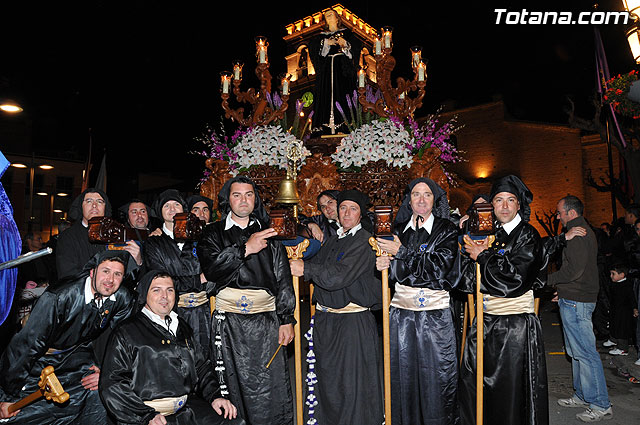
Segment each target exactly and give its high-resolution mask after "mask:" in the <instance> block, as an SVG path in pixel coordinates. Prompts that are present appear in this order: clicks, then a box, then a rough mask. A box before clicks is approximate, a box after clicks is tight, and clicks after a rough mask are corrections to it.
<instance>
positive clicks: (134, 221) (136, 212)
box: [118, 199, 152, 230]
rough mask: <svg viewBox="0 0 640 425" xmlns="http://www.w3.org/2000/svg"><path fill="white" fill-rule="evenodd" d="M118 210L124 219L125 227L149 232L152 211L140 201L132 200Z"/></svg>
mask: <svg viewBox="0 0 640 425" xmlns="http://www.w3.org/2000/svg"><path fill="white" fill-rule="evenodd" d="M118 210H119V211H120V214H122V216H123V217H124V219H125V225H127V226H129V227H131V228H132V229H140V230H151V229H150V217H151V212H152V211H151V209H150V208H149V207H148V206H147V204H145V203H144V202H143V201H141V200H140V199H132V200H131V201H129V202H128V203H126V204H124V205H123V206H121V207H120V208H119V209H118Z"/></svg>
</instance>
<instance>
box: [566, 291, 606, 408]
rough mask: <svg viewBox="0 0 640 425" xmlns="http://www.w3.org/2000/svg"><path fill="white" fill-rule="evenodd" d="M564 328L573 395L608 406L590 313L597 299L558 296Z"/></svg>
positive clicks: (601, 406) (588, 401)
mask: <svg viewBox="0 0 640 425" xmlns="http://www.w3.org/2000/svg"><path fill="white" fill-rule="evenodd" d="M558 306H559V307H560V317H561V318H562V327H563V330H564V345H565V349H566V351H567V354H568V355H569V357H571V367H572V373H573V388H574V390H575V396H576V397H578V398H579V399H580V400H583V401H585V402H587V403H589V406H590V407H591V408H594V409H596V410H604V409H608V408H609V407H610V406H611V403H610V402H609V394H608V393H607V383H606V381H605V379H604V369H603V368H602V360H600V354H598V351H597V350H596V337H595V334H594V333H593V323H592V322H591V315H592V314H593V310H594V309H595V308H596V303H581V302H578V301H571V300H567V299H564V298H560V299H559V300H558Z"/></svg>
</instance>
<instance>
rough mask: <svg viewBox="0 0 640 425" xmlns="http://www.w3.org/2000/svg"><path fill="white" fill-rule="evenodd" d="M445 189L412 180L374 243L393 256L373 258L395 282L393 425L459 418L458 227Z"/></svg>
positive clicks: (439, 423) (437, 424)
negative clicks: (385, 235) (389, 225)
mask: <svg viewBox="0 0 640 425" xmlns="http://www.w3.org/2000/svg"><path fill="white" fill-rule="evenodd" d="M449 215H450V210H449V203H448V201H447V194H446V192H445V191H444V190H443V189H442V188H441V187H440V186H438V185H437V184H436V183H435V182H434V181H433V180H431V179H427V178H419V179H415V180H413V181H412V182H411V183H409V186H408V187H407V191H406V195H405V197H404V201H403V202H402V205H401V206H400V209H399V210H398V214H397V215H396V219H395V221H394V225H393V231H394V238H393V241H389V240H387V239H382V238H378V245H379V246H380V248H382V249H383V250H384V251H386V252H387V253H389V254H391V255H392V256H393V257H389V256H380V257H378V258H377V259H376V266H377V268H378V270H384V269H389V279H390V280H393V281H395V282H396V284H395V294H394V296H393V299H392V300H391V309H390V319H389V323H390V343H391V413H392V423H393V424H398V425H400V424H406V425H413V424H422V425H446V424H450V425H453V424H456V423H457V419H458V412H457V410H458V405H457V398H456V388H457V381H458V367H457V353H456V352H457V350H456V336H455V327H454V321H453V316H452V311H451V309H450V307H449V305H450V297H449V291H450V290H451V289H452V284H451V282H450V279H449V273H450V272H451V269H452V267H453V265H454V261H455V259H456V256H457V253H458V230H457V228H456V225H455V224H454V223H453V222H451V221H450V220H449Z"/></svg>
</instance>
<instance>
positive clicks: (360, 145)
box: [331, 119, 413, 171]
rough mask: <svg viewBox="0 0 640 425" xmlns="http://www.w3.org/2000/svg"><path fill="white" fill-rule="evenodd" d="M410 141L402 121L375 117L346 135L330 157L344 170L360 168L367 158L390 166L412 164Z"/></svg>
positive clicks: (400, 166)
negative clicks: (400, 122) (381, 161)
mask: <svg viewBox="0 0 640 425" xmlns="http://www.w3.org/2000/svg"><path fill="white" fill-rule="evenodd" d="M410 143H411V136H410V134H409V132H407V130H405V128H404V127H403V126H402V125H401V124H398V123H397V122H396V121H393V120H389V119H378V120H373V121H372V122H371V123H368V124H363V125H362V126H361V127H359V128H357V129H355V130H353V131H352V132H351V133H350V134H349V135H348V136H346V137H344V138H343V139H342V142H341V143H340V145H338V147H337V149H336V152H335V153H334V154H332V155H331V159H333V161H334V162H335V163H336V164H337V166H338V168H339V169H341V170H343V171H357V170H359V168H360V167H362V166H363V165H365V164H366V163H367V162H376V161H379V160H384V161H386V162H387V165H388V166H390V167H398V168H402V167H410V166H411V163H412V162H413V158H412V156H411V152H410V150H409V149H407V146H408V145H409V144H410Z"/></svg>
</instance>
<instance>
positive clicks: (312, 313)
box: [309, 283, 316, 317]
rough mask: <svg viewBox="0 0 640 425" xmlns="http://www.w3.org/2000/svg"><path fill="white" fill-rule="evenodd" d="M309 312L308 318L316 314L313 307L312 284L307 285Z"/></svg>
mask: <svg viewBox="0 0 640 425" xmlns="http://www.w3.org/2000/svg"><path fill="white" fill-rule="evenodd" d="M309 310H310V311H311V316H310V317H313V315H314V314H316V306H315V305H313V283H310V284H309Z"/></svg>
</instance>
